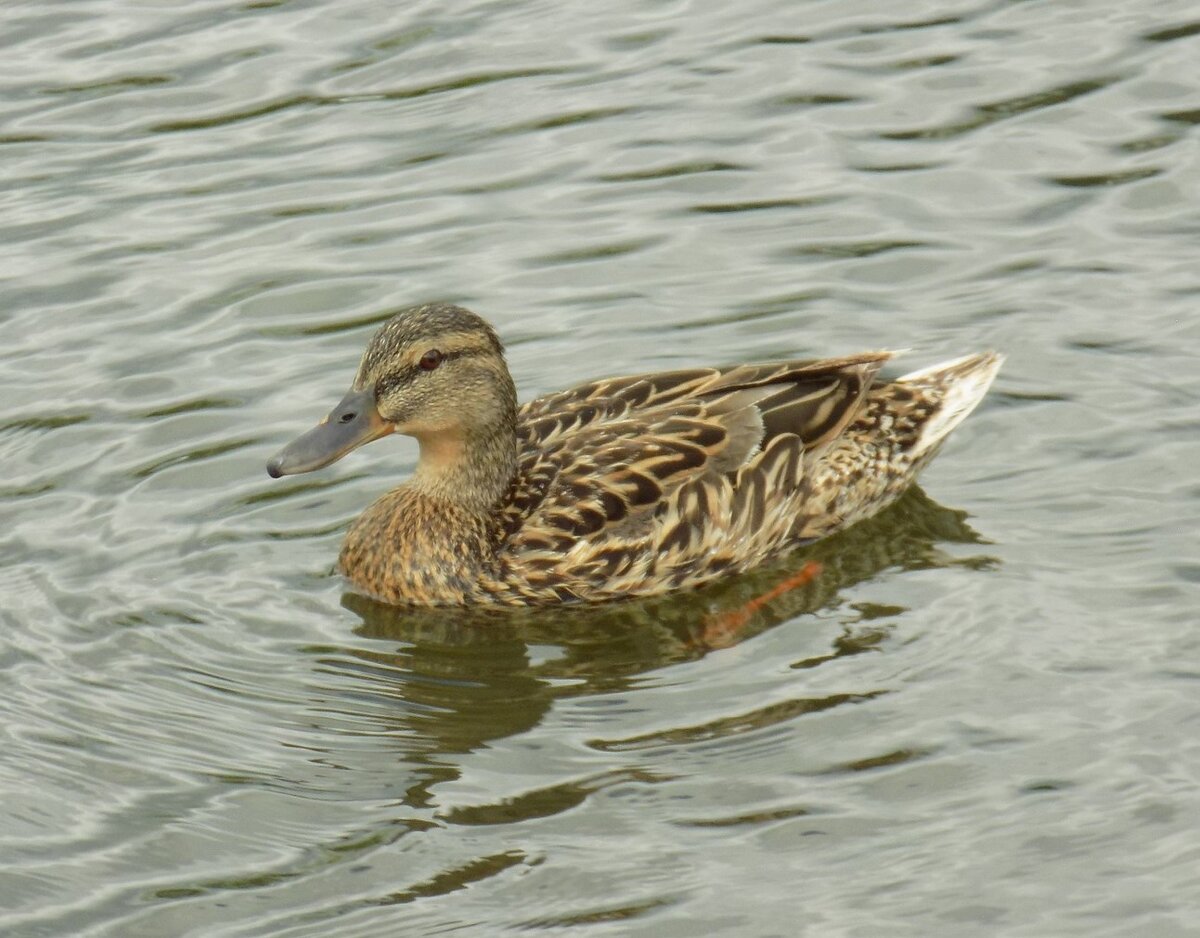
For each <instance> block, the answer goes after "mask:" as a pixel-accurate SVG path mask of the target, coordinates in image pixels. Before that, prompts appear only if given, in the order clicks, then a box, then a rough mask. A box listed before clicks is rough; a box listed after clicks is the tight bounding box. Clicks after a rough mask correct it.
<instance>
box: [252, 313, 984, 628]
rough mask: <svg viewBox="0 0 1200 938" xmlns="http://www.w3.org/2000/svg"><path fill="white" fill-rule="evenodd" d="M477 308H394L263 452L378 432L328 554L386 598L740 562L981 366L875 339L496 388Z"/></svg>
mask: <svg viewBox="0 0 1200 938" xmlns="http://www.w3.org/2000/svg"><path fill="white" fill-rule="evenodd" d="M503 351H504V350H503V347H502V346H501V344H500V340H499V339H498V338H497V337H496V333H495V332H493V331H492V328H491V327H490V326H489V325H488V324H487V323H486V322H484V321H483V320H482V319H480V318H479V317H478V316H476V315H475V314H474V313H471V312H469V311H468V310H465V309H463V308H461V307H458V306H450V305H447V304H434V305H429V306H420V307H415V308H413V309H408V310H405V311H403V312H400V313H397V314H396V315H395V316H393V317H392V318H391V319H390V320H388V322H386V323H384V325H383V326H382V327H381V328H380V329H379V331H378V332H376V333H375V336H374V337H373V338H372V339H371V343H370V344H369V345H368V346H367V350H366V352H365V353H364V354H363V358H362V362H361V364H360V365H359V367H358V374H357V375H356V376H355V378H354V383H353V385H351V388H350V392H349V393H348V394H347V395H346V396H345V397H344V398H342V400H341V402H340V403H339V404H338V405H337V406H336V407H335V408H334V409H333V410H332V411H331V412H330V413H329V415H328V416H327V417H326V418H325V419H324V420H322V421H321V423H320V424H318V425H317V426H316V427H315V428H314V429H312V430H310V431H309V432H308V433H306V434H304V435H303V436H301V437H300V438H298V439H297V440H295V441H294V442H293V443H291V444H290V445H288V446H286V447H285V448H284V449H283V450H282V451H280V452H279V453H278V454H277V455H276V456H275V457H274V458H273V459H272V460H271V461H270V462H269V463H268V464H267V471H268V472H269V473H270V474H271V475H272V476H273V477H276V478H278V477H279V476H282V475H288V474H291V473H297V472H309V471H311V470H313V469H320V468H321V467H322V466H327V465H329V464H330V463H331V462H333V461H334V460H337V459H340V458H341V457H342V456H344V455H346V454H347V453H348V452H350V451H351V450H352V449H354V448H355V447H358V446H361V445H362V444H364V443H367V442H370V441H371V440H374V439H378V438H379V437H381V436H385V435H387V434H389V433H395V432H399V433H406V434H408V435H409V436H413V437H416V439H417V441H418V442H419V443H420V447H421V455H420V460H419V461H418V463H417V467H416V471H415V472H414V473H413V476H412V478H411V479H409V480H408V481H407V482H405V483H404V484H403V485H401V486H399V487H398V488H395V489H393V490H392V491H390V492H388V493H387V494H386V495H384V496H382V497H381V498H380V499H378V500H377V501H376V502H375V503H374V504H373V505H371V507H370V508H368V509H367V510H366V511H365V512H364V513H363V514H362V515H361V516H360V517H359V518H358V520H357V521H355V522H354V524H353V525H352V526H351V528H350V531H349V533H348V534H347V535H346V541H345V544H344V545H343V547H342V553H341V557H340V558H339V561H338V566H339V568H340V569H341V571H342V572H343V573H344V574H345V575H346V576H347V577H348V578H349V579H350V580H351V581H352V582H353V583H354V584H355V585H356V586H357V587H359V588H360V589H363V590H365V591H366V592H368V593H370V594H372V595H373V596H375V597H376V598H378V599H381V600H383V601H385V602H391V603H406V604H417V605H466V604H475V603H505V604H509V605H534V604H541V603H559V602H576V601H588V602H592V601H600V600H606V599H616V598H621V597H628V596H645V595H650V594H653V593H662V592H665V591H667V590H673V589H677V588H680V587H686V586H695V585H698V584H701V583H705V582H707V581H709V580H712V579H714V578H716V577H718V576H722V575H725V574H731V573H737V572H740V571H744V570H748V569H749V568H751V567H754V566H755V565H757V564H760V563H762V562H763V561H764V560H767V559H768V558H770V557H772V556H774V555H778V554H780V553H783V552H785V551H788V550H792V549H794V548H796V547H798V546H800V545H802V544H805V543H808V542H810V541H812V540H815V539H816V538H820V537H825V536H826V535H829V534H832V533H834V532H835V531H838V530H841V529H842V528H844V527H846V526H848V525H851V524H853V523H854V522H856V521H859V520H861V519H863V518H867V517H869V516H870V515H873V514H875V513H876V512H878V511H879V510H880V509H882V508H884V507H885V506H886V505H888V504H889V503H890V502H892V501H894V500H895V499H896V498H897V497H898V496H899V495H900V493H901V492H903V491H904V489H905V488H906V487H907V486H908V484H909V483H910V482H911V481H912V480H913V477H914V476H915V475H916V473H917V472H918V471H919V470H920V469H921V468H922V467H923V466H924V465H925V464H926V463H927V462H929V460H930V459H931V458H932V457H933V455H934V454H935V453H936V452H937V450H938V448H939V447H940V446H941V444H942V441H943V440H944V439H945V438H946V435H947V434H948V433H949V432H950V431H951V430H952V429H954V427H956V426H957V425H958V424H959V422H960V421H962V419H963V418H964V417H966V416H967V414H969V413H970V412H971V411H972V410H973V409H974V407H975V405H976V404H978V403H979V401H980V399H981V398H982V397H983V395H984V393H985V392H986V391H987V389H988V385H990V384H991V382H992V379H993V378H994V377H995V375H996V371H997V370H998V369H999V367H1000V363H1001V361H1002V359H1001V356H999V355H997V354H994V353H990V352H988V353H984V354H981V355H970V356H967V357H966V358H960V359H958V360H956V361H951V362H945V363H943V364H941V365H936V366H934V367H932V368H927V369H925V370H923V371H917V372H913V373H912V374H909V375H906V376H904V377H903V378H900V379H898V380H896V381H890V382H886V381H877V380H876V378H875V375H876V372H877V371H878V370H879V368H880V367H881V366H882V365H883V363H884V362H886V361H887V360H888V359H889V358H891V356H892V353H891V352H867V353H865V354H862V355H851V356H847V357H845V358H832V359H826V360H824V361H790V362H780V363H776V364H769V365H735V366H732V367H727V368H693V369H688V370H685V371H670V372H663V373H661V374H649V375H635V376H632V377H624V378H608V379H606V380H602V381H594V382H591V383H589V384H583V385H580V386H578V387H575V388H571V389H569V390H566V391H560V392H558V393H556V394H547V395H546V396H544V397H539V398H537V399H536V400H533V401H530V402H529V403H528V404H525V405H524V406H522V407H519V408H518V406H517V395H516V390H515V389H514V387H513V381H512V377H511V376H510V375H509V372H508V368H507V366H506V365H505V363H504V354H503Z"/></svg>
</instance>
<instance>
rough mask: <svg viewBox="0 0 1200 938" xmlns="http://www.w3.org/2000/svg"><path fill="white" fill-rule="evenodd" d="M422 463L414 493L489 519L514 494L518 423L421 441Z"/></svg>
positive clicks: (414, 478)
mask: <svg viewBox="0 0 1200 938" xmlns="http://www.w3.org/2000/svg"><path fill="white" fill-rule="evenodd" d="M417 441H418V443H420V445H421V457H420V459H419V461H418V462H417V468H416V471H415V472H414V473H413V476H412V478H411V479H410V480H409V483H408V487H409V488H410V489H411V490H413V491H415V492H417V493H419V494H421V495H423V496H425V497H427V498H431V499H434V500H437V501H441V502H448V503H449V504H451V505H454V506H455V507H457V508H459V509H461V510H462V511H465V512H468V513H470V514H473V515H477V516H484V515H487V514H489V513H490V512H491V511H492V510H493V509H495V507H496V506H497V505H498V504H499V503H500V501H501V500H502V499H503V498H504V496H505V495H506V494H507V493H508V490H509V487H510V486H511V484H512V480H513V476H514V475H515V474H516V471H517V436H516V430H515V427H514V425H513V423H510V422H507V421H502V422H498V423H497V424H496V425H493V426H490V427H472V428H464V429H462V430H459V431H456V432H452V433H450V432H442V433H438V434H430V435H427V436H426V435H422V436H418V437H417Z"/></svg>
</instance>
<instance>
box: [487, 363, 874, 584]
mask: <svg viewBox="0 0 1200 938" xmlns="http://www.w3.org/2000/svg"><path fill="white" fill-rule="evenodd" d="M891 354H892V353H890V352H871V353H866V354H863V355H854V356H848V357H845V358H836V359H824V360H818V361H792V362H782V363H777V364H765V365H739V366H735V367H731V368H712V369H690V370H686V371H675V372H665V373H658V374H648V375H633V376H628V377H622V378H609V379H606V380H603V381H596V382H591V383H589V384H584V385H580V386H578V387H575V388H572V389H569V390H566V391H561V392H558V393H555V394H550V395H547V396H545V397H541V398H538V399H536V400H534V401H531V402H529V403H528V404H526V405H525V406H524V407H523V408H522V409H521V411H520V413H519V415H518V436H519V440H520V446H521V453H520V458H519V469H518V473H517V477H516V480H515V482H514V485H513V488H512V491H511V493H510V497H509V499H508V501H507V504H506V505H505V507H504V509H503V512H502V516H501V523H502V525H503V526H504V528H505V531H504V534H505V541H504V544H503V546H502V552H501V561H502V563H503V564H504V565H505V566H507V567H508V568H509V572H510V574H511V573H513V572H517V571H519V572H520V573H521V574H523V576H524V578H525V579H526V580H527V581H528V582H529V585H530V587H531V588H535V587H536V588H548V589H554V590H556V593H557V598H560V599H561V598H571V597H577V598H585V599H588V598H596V596H597V595H598V593H597V591H603V592H605V593H612V592H631V591H632V592H640V593H646V592H655V591H659V590H666V589H672V588H674V587H676V586H679V585H683V584H684V583H687V582H691V581H695V582H699V581H701V580H704V579H709V578H711V577H713V576H716V575H718V574H719V573H722V572H725V571H727V570H728V569H730V568H731V567H737V568H744V567H749V566H752V565H754V564H756V563H758V562H760V561H761V560H762V559H764V558H765V557H766V556H768V555H769V554H770V553H772V552H774V551H776V550H778V549H780V547H781V545H784V544H786V542H787V541H788V540H789V539H790V538H792V536H793V534H792V532H793V529H794V528H795V529H796V530H799V528H797V527H796V521H797V518H798V516H799V515H800V514H801V508H802V502H803V495H804V489H805V486H804V477H805V467H806V465H807V464H808V463H809V462H810V460H811V459H813V458H815V456H816V455H818V454H819V453H820V452H822V451H823V450H824V449H825V448H827V447H828V446H829V444H830V443H832V442H833V441H834V440H836V439H837V438H838V436H839V435H840V434H841V433H842V431H843V430H844V429H845V427H846V426H847V424H849V423H850V422H851V421H852V420H853V419H854V417H855V415H856V414H857V413H858V412H859V410H860V409H861V407H862V404H863V401H864V399H865V397H866V395H867V391H868V390H869V388H870V387H871V385H872V382H873V380H874V377H875V374H876V372H878V370H879V368H880V367H881V366H882V365H883V363H884V362H885V361H887V360H888V359H889V358H890V357H891ZM564 593H565V594H566V595H563V594H564Z"/></svg>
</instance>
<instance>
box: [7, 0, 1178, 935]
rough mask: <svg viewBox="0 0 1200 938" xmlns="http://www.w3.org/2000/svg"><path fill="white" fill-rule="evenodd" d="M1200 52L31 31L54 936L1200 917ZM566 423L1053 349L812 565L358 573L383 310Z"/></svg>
mask: <svg viewBox="0 0 1200 938" xmlns="http://www.w3.org/2000/svg"><path fill="white" fill-rule="evenodd" d="M1198 44H1200V21H1198V20H1197V19H1196V14H1195V10H1194V8H1193V6H1192V5H1190V4H1185V3H1181V2H1176V3H1158V4H1155V5H1153V7H1145V6H1140V7H1137V6H1131V5H1129V4H1126V3H1117V2H1113V0H1107V2H1104V0H1096V2H1091V3H1071V2H1055V3H1048V2H1026V3H991V4H968V3H952V2H939V3H933V2H928V0H927V2H923V3H919V4H917V5H915V6H914V5H911V4H910V5H907V6H906V7H904V8H903V9H900V8H898V7H897V8H894V9H893V8H892V7H889V6H886V5H878V4H866V3H854V2H839V3H819V2H806V3H782V2H779V0H756V2H751V3H748V4H747V3H743V4H736V5H724V6H719V5H711V4H710V5H700V4H688V3H683V2H653V3H648V2H640V3H639V2H632V0H625V2H621V3H616V4H612V3H610V4H601V5H595V4H593V5H586V4H582V3H567V4H562V3H538V2H534V0H525V2H508V3H474V4H472V3H467V2H456V3H451V4H434V3H424V4H411V5H396V4H388V3H381V2H370V0H351V2H342V3H338V4H334V3H330V2H317V0H313V2H307V3H306V2H291V3H282V2H280V3H263V2H258V3H244V4H235V3H217V2H194V3H188V4H186V5H182V4H168V3H151V2H145V3H134V2H124V3H122V2H118V0H91V2H79V3H72V4H69V5H68V4H34V3H26V4H8V5H6V6H5V7H4V8H3V9H2V10H0V45H2V46H3V55H0V90H2V94H0V115H2V116H3V122H2V125H0V126H2V128H3V129H2V131H0V166H2V174H0V185H2V186H3V189H2V195H0V244H2V245H3V252H2V254H0V258H2V266H0V270H2V272H3V281H2V282H0V310H2V311H3V312H2V313H0V466H2V467H3V476H2V478H0V558H2V562H3V563H2V567H0V596H2V597H3V603H2V606H3V609H2V615H3V627H4V628H3V632H2V638H0V673H2V674H3V678H2V681H3V683H2V692H0V725H2V726H3V727H4V730H3V744H2V745H0V753H2V755H0V805H2V806H3V807H0V818H2V822H0V843H2V847H0V909H2V911H0V923H2V924H3V931H4V933H5V934H6V935H13V936H35V935H36V936H44V935H64V936H65V935H70V936H85V935H86V936H102V935H103V936H143V935H144V936H160V935H185V934H186V935H193V934H194V935H204V936H256V935H271V936H308V935H314V936H315V935H330V934H336V935H339V936H383V935H389V936H390V935H395V934H401V933H402V934H406V935H425V934H443V933H448V932H458V933H462V934H480V935H493V934H500V933H504V932H507V931H533V932H535V933H537V934H612V935H633V936H638V935H654V936H671V935H696V934H712V935H737V936H742V935H754V936H768V935H780V936H791V935H798V934H811V935H820V936H823V938H824V936H838V935H846V936H872V935H879V934H884V933H886V934H912V935H922V936H929V935H939V936H940V935H946V936H969V935H981V936H990V935H996V934H1003V935H1008V936H1019V935H1030V936H1045V935H1056V936H1069V935H1087V936H1097V935H1129V934H1153V935H1155V936H1168V938H1169V936H1173V935H1186V934H1195V928H1196V922H1197V921H1198V920H1200V874H1198V873H1197V870H1198V869H1200V836H1198V835H1197V833H1196V832H1197V830H1200V796H1198V790H1200V787H1198V783H1200V744H1198V743H1197V739H1200V708H1198V706H1197V699H1198V698H1197V694H1198V692H1200V683H1198V682H1200V664H1198V661H1200V637H1198V636H1200V633H1198V632H1197V614H1196V611H1197V599H1198V594H1197V581H1198V580H1200V556H1198V553H1197V549H1196V535H1195V531H1196V526H1197V523H1198V522H1200V485H1198V483H1197V477H1196V472H1195V469H1194V466H1195V464H1196V460H1197V458H1198V457H1200V443H1198V440H1200V434H1198V433H1197V430H1198V428H1200V378H1198V377H1197V371H1196V367H1195V363H1196V360H1197V355H1198V354H1200V327H1198V326H1197V305H1198V303H1200V274H1198V272H1197V271H1198V267H1197V263H1196V245H1197V237H1198V235H1200V224H1198V223H1197V215H1196V206H1195V200H1196V193H1197V186H1198V184H1200V147H1197V130H1196V124H1197V122H1200V72H1198V71H1197V68H1196V65H1195V63H1196V61H1197V54H1198V51H1200V49H1198ZM430 299H447V300H453V301H457V302H461V303H465V304H466V305H468V306H470V307H472V308H474V309H476V310H477V311H478V312H480V313H482V314H483V315H485V316H487V317H488V318H489V319H491V320H492V321H493V322H494V323H495V324H496V326H497V328H498V330H499V331H500V333H501V334H502V335H503V336H504V338H505V339H506V341H507V343H508V346H509V357H510V363H511V365H512V368H513V371H514V374H515V376H516V378H517V382H518V385H519V387H520V388H521V391H522V394H523V395H524V396H526V397H528V396H532V395H534V394H536V393H540V392H543V391H548V390H552V389H554V388H558V387H562V386H565V385H567V384H570V383H572V382H575V381H578V380H582V379H584V378H587V377H593V376H597V375H603V374H609V373H617V372H631V371H638V370H650V369H656V368H669V367H678V366H681V365H684V364H707V363H720V362H725V363H728V362H734V361H739V360H746V359H756V358H759V359H761V358H774V357H779V356H784V355H789V356H791V355H795V356H804V355H820V354H836V353H845V352H851V351H858V350H862V349H866V348H876V347H912V348H913V349H914V351H913V352H912V353H911V355H910V356H909V357H908V358H907V360H906V364H909V366H910V367H917V366H919V365H922V364H926V363H929V362H932V361H935V360H937V359H938V358H939V357H948V356H952V355H958V354H962V353H965V352H968V351H972V350H975V349H981V348H985V347H994V348H998V349H1001V350H1002V351H1004V352H1006V353H1007V354H1008V356H1009V360H1008V364H1007V365H1006V367H1005V370H1004V371H1003V373H1002V374H1001V376H1000V378H999V380H998V382H997V385H996V387H995V388H994V389H993V393H992V394H991V395H990V397H989V399H988V401H987V402H986V403H985V405H984V406H983V407H982V408H981V409H980V410H979V411H978V412H977V413H976V414H974V415H973V416H972V417H971V418H970V419H969V420H968V422H967V423H966V424H964V426H963V427H962V428H960V430H959V431H957V433H956V436H955V439H954V440H953V441H952V442H951V443H950V445H949V446H948V447H947V448H946V450H945V451H944V452H943V454H942V455H941V457H939V460H938V461H937V462H936V463H935V464H934V465H933V466H932V467H931V469H930V470H929V471H928V472H927V474H926V475H925V477H924V485H925V493H922V492H918V491H914V492H913V493H912V494H910V495H909V496H908V497H906V498H905V499H904V500H903V501H902V502H901V503H900V504H899V505H897V506H896V508H895V509H894V510H893V511H891V512H889V513H888V514H886V515H884V516H882V517H880V518H879V519H877V520H875V521H873V522H870V523H868V524H866V525H863V526H861V527H860V528H857V529H855V530H852V531H850V532H848V533H846V534H845V535H844V536H842V537H839V538H837V539H834V540H832V541H830V542H827V543H825V544H821V545H819V546H818V547H817V548H816V550H815V556H816V557H817V558H818V559H820V560H821V562H822V563H823V565H824V570H823V572H822V574H821V575H820V576H819V577H818V578H817V579H816V581H814V582H813V583H812V584H810V585H809V586H807V587H804V588H803V589H800V590H796V591H793V592H791V593H789V594H786V595H785V596H783V597H781V598H779V599H777V600H775V601H773V602H770V603H768V604H767V605H766V606H765V607H764V608H763V609H761V610H760V611H759V612H758V613H757V614H755V615H753V616H752V617H750V619H749V621H748V622H745V623H741V624H739V623H737V621H736V620H735V619H731V618H730V616H731V615H732V613H733V611H734V610H736V609H737V608H739V607H740V606H741V605H743V604H744V603H746V602H748V601H749V600H751V599H753V598H754V597H756V596H759V595H762V594H763V593H765V592H768V591H769V590H770V589H771V588H772V586H773V585H774V584H775V583H777V582H779V580H780V579H781V578H785V577H786V576H787V575H788V574H789V573H790V572H792V571H793V570H794V569H795V562H793V563H792V565H791V566H789V565H787V564H783V565H781V566H780V567H779V568H777V569H773V570H765V571H762V572H761V573H760V574H758V575H756V576H753V577H750V578H747V579H745V580H741V581H737V582H733V583H727V584H722V585H721V586H719V587H717V588H716V589H713V590H709V591H706V592H704V593H701V594H698V595H695V596H684V597H678V598H674V599H670V600H659V601H656V602H651V603H643V604H639V605H631V606H619V607H615V608H611V609H606V610H599V611H595V612H590V613H589V612H580V611H543V612H540V613H537V614H529V615H516V616H511V617H507V618H505V619H504V620H502V621H499V622H497V621H487V622H484V623H481V622H480V621H479V620H478V617H474V616H464V615H456V614H451V613H435V614H414V613H398V612H396V611H394V610H388V609H386V608H382V607H378V606H374V605H372V604H370V603H367V602H365V601H363V600H361V599H358V598H355V597H353V596H348V595H345V594H344V591H343V587H342V585H341V583H340V581H339V580H338V579H337V578H336V577H334V576H332V575H331V573H330V569H331V566H332V563H333V560H334V558H335V556H336V553H337V547H338V544H339V541H340V537H341V533H342V531H343V530H344V529H345V527H346V525H347V523H348V522H349V520H350V519H351V518H353V517H354V516H355V515H356V514H357V512H358V511H359V510H361V509H362V507H364V506H365V505H366V504H367V503H368V501H369V500H370V499H371V498H373V497H374V496H375V495H376V494H378V493H379V492H381V491H382V490H384V489H385V488H387V487H388V486H389V485H391V484H392V483H393V482H394V481H395V480H396V479H397V478H399V477H401V476H402V475H403V474H404V473H405V472H406V471H408V470H409V469H411V467H412V463H413V457H414V449H413V447H412V445H411V444H410V443H408V442H406V441H398V440H388V441H384V442H381V443H377V444H374V445H373V446H371V447H369V448H368V449H366V450H364V451H363V452H361V453H359V454H355V455H354V456H352V457H351V458H349V459H347V460H345V461H343V462H342V463H339V464H338V465H337V466H335V467H332V468H331V469H329V470H327V471H325V472H322V473H319V474H314V475H312V476H303V477H299V478H297V479H289V480H285V481H283V482H273V481H272V480H270V479H268V478H267V476H266V474H265V472H264V471H263V464H264V461H265V460H266V458H267V457H268V456H269V455H270V454H271V453H272V452H274V451H275V449H276V448H277V447H278V446H279V445H281V444H282V443H283V442H284V441H285V440H287V439H289V438H291V437H292V436H294V435H295V434H297V433H298V432H300V431H301V430H303V429H305V428H306V427H307V426H309V425H310V424H311V422H312V421H313V420H314V419H315V418H316V417H317V416H319V415H320V414H321V413H323V412H324V411H325V409H326V408H328V407H329V406H330V405H331V404H332V403H333V402H334V401H336V400H337V399H338V397H339V396H340V395H341V393H342V392H343V391H344V390H345V387H346V386H347V384H348V382H349V380H350V377H351V376H352V373H353V370H354V366H355V363H356V361H357V357H358V354H359V352H360V350H361V348H362V346H363V344H364V343H365V341H366V339H367V337H368V336H369V335H370V333H371V331H372V329H373V328H374V325H375V324H376V323H378V322H379V321H381V320H382V319H383V318H384V317H386V316H387V315H388V313H389V312H391V311H392V310H394V309H396V308H397V307H400V306H403V305H407V304H409V303H414V302H419V301H425V300H430Z"/></svg>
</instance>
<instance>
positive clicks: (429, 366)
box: [417, 348, 442, 371]
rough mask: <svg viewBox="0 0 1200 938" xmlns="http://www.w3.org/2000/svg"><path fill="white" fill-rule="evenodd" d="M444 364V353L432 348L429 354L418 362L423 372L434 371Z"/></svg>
mask: <svg viewBox="0 0 1200 938" xmlns="http://www.w3.org/2000/svg"><path fill="white" fill-rule="evenodd" d="M441 363H442V353H441V352H439V351H438V350H437V349H435V348H431V349H430V350H429V351H428V352H426V353H425V354H424V355H422V356H421V360H420V361H419V362H417V364H418V365H420V367H421V370H422V371H433V369H434V368H436V367H437V366H438V365H440V364H441Z"/></svg>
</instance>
